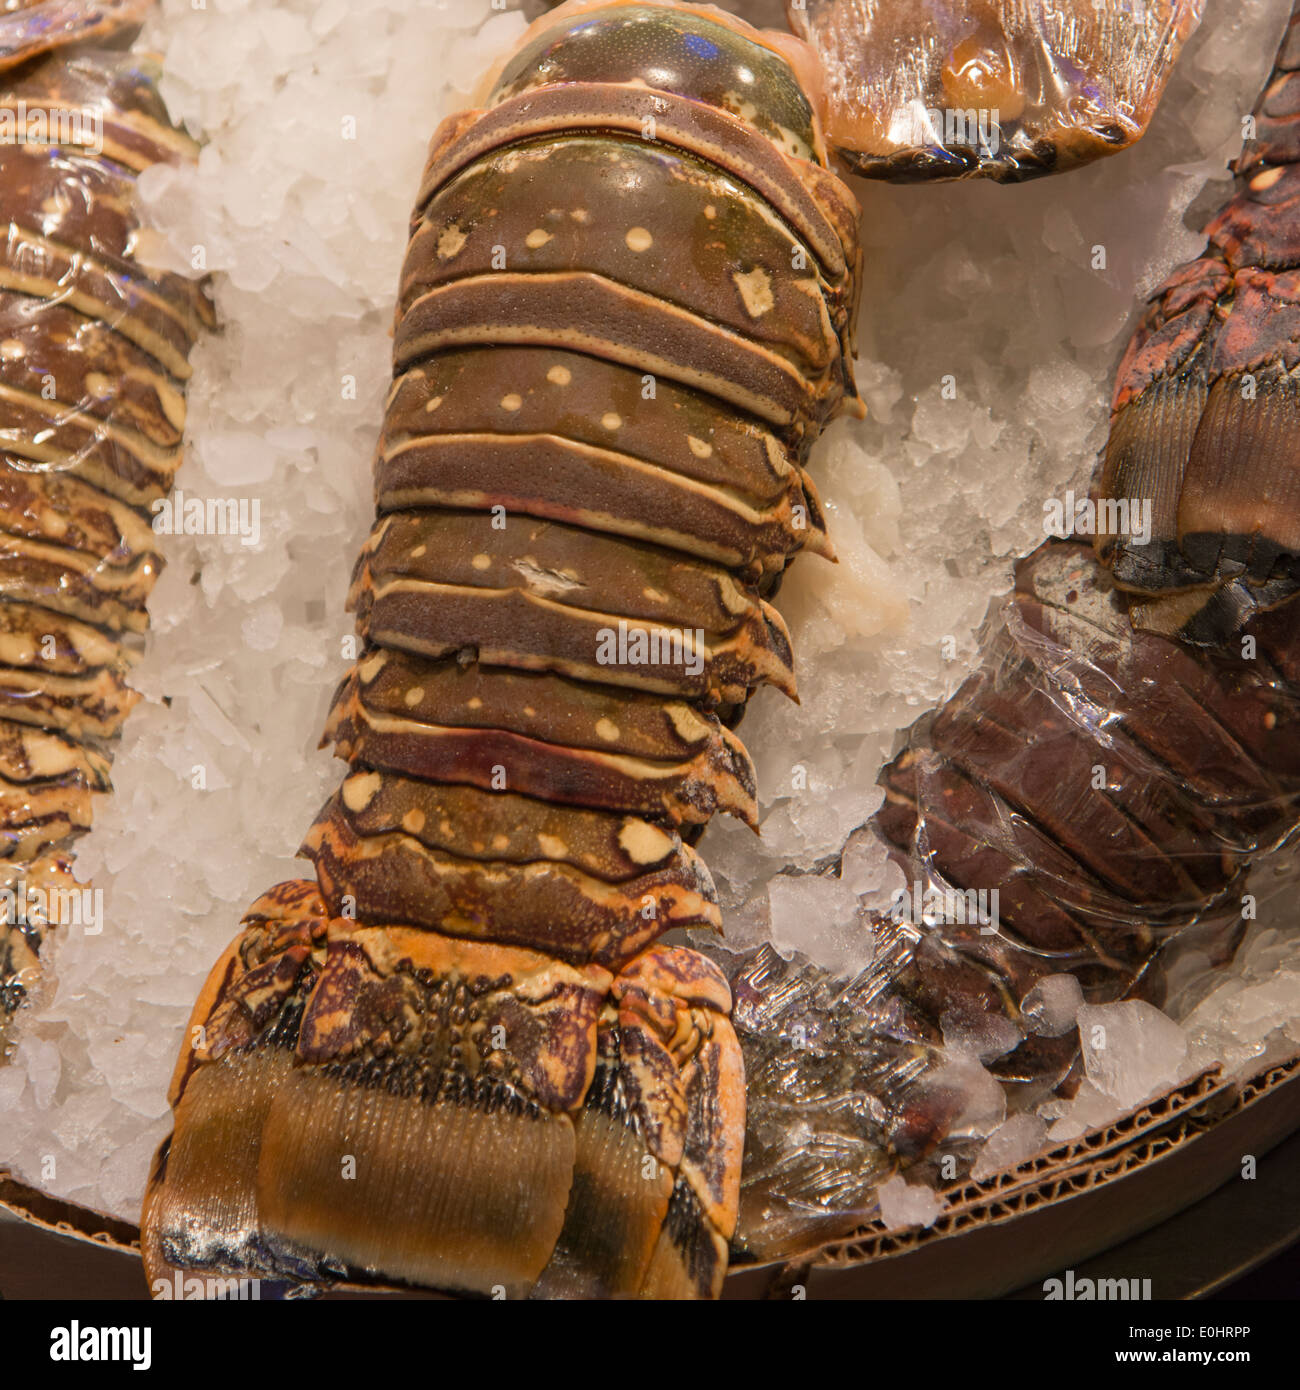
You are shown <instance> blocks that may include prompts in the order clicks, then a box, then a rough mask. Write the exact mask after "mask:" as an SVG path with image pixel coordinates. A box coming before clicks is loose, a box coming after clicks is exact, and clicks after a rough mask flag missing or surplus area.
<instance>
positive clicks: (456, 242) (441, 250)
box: [438, 222, 466, 261]
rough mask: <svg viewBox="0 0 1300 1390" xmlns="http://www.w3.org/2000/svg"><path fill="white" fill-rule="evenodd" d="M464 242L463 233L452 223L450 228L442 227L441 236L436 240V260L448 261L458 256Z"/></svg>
mask: <svg viewBox="0 0 1300 1390" xmlns="http://www.w3.org/2000/svg"><path fill="white" fill-rule="evenodd" d="M465 241H466V236H465V233H464V232H462V231H461V229H460V228H459V227H458V226H457V225H456V224H455V223H454V222H453V223H452V224H451V226H450V227H444V228H443V230H442V235H441V236H440V237H439V238H438V259H439V260H440V261H449V260H451V258H452V257H453V256H456V255H459V254H460V251H461V249H462V248H463V247H464V245H465Z"/></svg>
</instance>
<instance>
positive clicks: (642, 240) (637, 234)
mask: <svg viewBox="0 0 1300 1390" xmlns="http://www.w3.org/2000/svg"><path fill="white" fill-rule="evenodd" d="M623 240H624V241H625V242H627V249H628V250H629V251H648V250H649V249H650V248H651V247H652V246H653V245H654V240H655V239H654V237H652V236H651V235H650V233H649V232H647V231H646V229H645V228H644V227H629V228H628V229H627V235H626V236H625V237H624V238H623Z"/></svg>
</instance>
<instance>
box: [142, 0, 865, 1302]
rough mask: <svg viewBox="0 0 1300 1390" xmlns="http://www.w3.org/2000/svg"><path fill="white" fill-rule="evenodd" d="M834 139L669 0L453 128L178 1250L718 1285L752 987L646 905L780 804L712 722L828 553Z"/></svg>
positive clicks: (190, 1100) (443, 1275) (746, 43)
mask: <svg viewBox="0 0 1300 1390" xmlns="http://www.w3.org/2000/svg"><path fill="white" fill-rule="evenodd" d="M822 148H823V147H822V143H821V139H820V134H819V132H818V130H817V125H816V117H815V115H814V113H813V111H812V108H811V106H810V105H809V103H808V101H807V99H806V98H805V96H804V95H803V93H802V92H801V90H800V89H799V86H798V84H797V82H796V80H795V78H794V75H793V73H792V71H791V69H790V67H789V66H788V65H787V64H786V62H785V61H784V60H783V59H782V58H781V56H780V55H779V53H778V52H777V51H776V49H775V48H773V47H770V46H768V45H767V44H766V43H765V42H764V41H763V40H762V39H761V38H760V37H759V36H758V35H757V34H756V33H754V32H753V31H750V30H748V29H747V27H746V26H744V25H742V24H740V23H739V22H736V23H729V22H725V21H724V20H723V18H722V16H720V15H719V14H717V13H710V12H705V11H697V10H695V9H693V8H692V7H666V6H644V5H632V6H624V5H615V6H603V7H602V6H578V7H576V8H571V9H569V8H566V10H564V11H561V12H560V13H559V15H558V16H554V17H551V18H550V19H549V20H548V21H546V22H544V23H543V24H542V25H540V26H539V27H536V28H535V29H534V31H532V32H530V34H529V35H528V36H526V37H525V40H524V43H523V45H522V46H521V48H520V49H519V50H518V51H517V55H516V57H515V58H513V59H512V60H508V61H507V63H506V65H505V66H504V69H503V70H502V72H501V73H500V75H499V77H498V79H497V81H496V83H495V85H494V86H493V88H492V89H491V91H490V93H489V94H488V97H487V100H486V104H485V109H483V110H478V111H471V112H466V113H462V114H460V115H458V116H455V117H452V118H451V119H450V120H448V121H447V122H445V123H444V124H443V126H442V127H441V128H440V129H439V131H438V132H437V134H436V135H435V137H434V140H433V144H432V148H431V151H430V155H429V161H428V167H427V169H426V172H425V176H424V180H423V183H422V185H421V188H420V192H419V196H418V199H417V203H416V207H415V211H414V214H413V217H412V220H411V239H410V245H409V248H408V251H407V255H406V261H405V264H404V266H403V268H402V274H401V279H400V287H399V295H398V305H397V319H396V327H395V333H394V350H393V362H394V379H393V387H392V390H391V392H390V395H389V399H388V404H387V410H386V414H385V420H384V427H383V432H382V435H381V438H380V443H379V448H378V451H377V456H376V462H375V494H376V504H377V510H378V519H377V521H376V524H375V527H374V530H373V532H372V534H371V537H370V539H369V541H368V542H367V544H366V546H365V548H364V550H363V553H362V555H361V557H360V560H359V561H358V563H357V566H356V569H355V572H354V580H353V586H352V591H351V604H352V606H353V608H354V609H355V611H356V614H357V630H358V633H359V635H360V637H361V640H362V643H363V648H364V649H363V652H362V655H361V657H360V659H359V660H358V662H357V664H356V666H355V667H354V668H353V670H352V671H351V672H350V673H349V675H348V676H347V678H346V679H345V680H344V681H343V683H342V685H341V686H340V688H339V690H338V692H337V694H336V697H335V701H334V705H333V708H332V711H331V714H330V718H329V724H328V728H327V731H326V738H327V740H330V741H332V742H333V744H334V746H335V750H336V752H337V753H338V754H339V755H340V756H341V757H343V758H345V759H346V760H347V761H348V763H349V764H350V769H351V770H350V772H349V775H348V777H347V778H346V780H345V781H344V783H343V785H342V787H341V788H340V790H339V792H338V794H337V795H335V796H334V797H332V798H331V799H330V801H329V802H328V803H327V804H326V806H325V807H324V809H323V810H322V812H321V814H320V816H319V817H318V819H317V821H316V823H315V825H314V826H313V827H312V829H311V831H310V832H309V834H308V836H307V839H306V841H305V842H304V845H303V850H302V852H303V854H304V855H305V856H306V857H307V858H308V859H310V860H311V861H312V863H313V865H314V868H315V874H316V881H315V883H314V884H311V883H306V882H302V883H296V884H288V885H281V886H280V887H279V888H277V889H275V890H272V892H271V893H270V894H268V895H267V896H266V898H264V899H263V900H262V902H260V903H259V904H258V905H257V906H256V907H255V908H254V909H253V911H252V912H251V913H250V915H249V917H248V918H247V919H246V921H245V926H244V931H243V934H242V935H241V937H240V938H239V939H238V941H237V942H236V944H235V945H234V946H233V947H232V948H231V951H230V952H229V953H228V954H227V957H226V958H225V959H224V960H223V961H222V963H221V964H220V965H219V966H218V967H217V970H216V971H215V972H214V974H213V976H212V977H211V979H210V981H209V984H208V987H207V989H206V991H205V993H204V996H203V997H202V998H201V1000H200V1002H199V1005H198V1007H197V1009H196V1012H195V1015H194V1021H195V1023H196V1024H198V1025H200V1029H199V1034H198V1036H199V1037H200V1039H201V1041H200V1042H199V1044H198V1046H197V1047H196V1048H195V1049H194V1050H193V1051H192V1052H189V1053H187V1054H186V1055H185V1056H183V1057H182V1060H181V1063H180V1065H179V1067H178V1070H177V1076H176V1082H175V1085H174V1088H173V1101H174V1105H175V1110H176V1132H175V1136H174V1138H173V1140H172V1141H171V1143H170V1146H169V1147H167V1146H165V1147H164V1150H163V1151H162V1153H161V1154H160V1157H159V1162H158V1165H157V1168H156V1171H155V1175H154V1178H153V1181H152V1184H151V1193H150V1197H149V1199H148V1203H147V1206H146V1216H145V1230H146V1242H145V1243H146V1261H147V1263H148V1264H149V1266H150V1268H151V1271H153V1270H158V1269H162V1268H165V1267H166V1266H167V1265H168V1264H171V1265H178V1266H185V1267H187V1268H197V1269H209V1270H211V1269H224V1270H227V1271H229V1270H253V1271H257V1272H259V1273H268V1274H272V1275H277V1276H283V1275H289V1276H291V1277H293V1278H297V1279H305V1280H324V1279H328V1278H330V1277H332V1276H334V1275H336V1274H338V1273H340V1272H342V1271H344V1270H346V1271H349V1272H351V1273H353V1274H356V1275H359V1276H361V1277H377V1278H385V1279H399V1280H406V1281H409V1282H412V1283H423V1284H432V1285H435V1286H441V1287H450V1288H457V1289H466V1290H474V1291H478V1292H490V1291H492V1290H493V1289H500V1290H504V1291H505V1292H506V1293H507V1295H508V1296H521V1295H528V1294H530V1293H531V1294H533V1295H535V1296H558V1295H565V1294H568V1295H575V1294H583V1295H590V1294H624V1295H626V1294H637V1293H640V1294H648V1295H655V1296H661V1297H674V1296H687V1295H699V1294H716V1292H717V1291H718V1289H719V1287H720V1281H721V1278H722V1274H723V1272H724V1271H725V1268H726V1262H727V1241H728V1238H729V1237H730V1235H731V1233H732V1230H733V1228H734V1224H735V1214H736V1202H737V1188H738V1183H739V1162H740V1146H741V1140H742V1135H743V1123H744V1122H743V1115H744V1098H743V1082H742V1073H741V1062H740V1052H739V1048H738V1046H737V1044H736V1041H735V1036H734V1033H733V1032H732V1029H731V1025H730V1022H729V1020H728V1015H729V1012H730V1007H731V1000H730V995H729V992H728V990H727V988H726V984H725V981H724V979H723V977H722V975H721V972H720V971H719V970H718V969H717V967H716V966H714V965H713V964H712V963H711V962H709V961H708V960H706V959H705V958H704V957H702V956H700V955H698V954H696V953H694V952H692V951H688V950H684V949H682V948H680V947H666V946H663V945H657V944H656V942H657V940H658V938H659V937H660V936H662V934H663V933H664V932H665V931H667V930H668V929H670V928H673V927H706V928H712V927H717V926H718V925H719V913H718V906H717V901H716V895H715V892H714V888H713V884H712V881H711V879H710V877H709V875H708V872H707V870H706V869H705V868H704V866H703V864H702V863H701V861H700V860H699V858H698V857H697V856H696V854H695V853H694V851H693V850H692V849H691V848H690V846H689V844H688V843H686V841H685V838H684V837H686V836H688V835H694V834H696V833H698V831H699V829H700V828H702V826H703V825H704V824H705V823H706V822H707V821H708V819H709V818H710V817H711V816H712V815H713V814H714V813H715V812H717V811H719V810H722V811H727V812H730V813H731V814H734V815H738V816H740V817H741V818H743V819H746V820H748V821H750V822H751V823H753V820H754V816H755V807H754V774H753V769H752V767H751V765H750V763H749V759H748V757H747V755H746V754H745V751H744V749H743V747H742V746H741V744H740V743H739V741H738V740H737V739H736V737H735V735H734V734H733V733H732V732H731V731H730V727H729V725H730V724H731V723H733V722H734V720H735V717H736V715H737V713H738V709H739V707H741V706H743V704H744V702H745V701H746V700H747V699H748V698H749V696H750V694H751V693H752V692H753V691H754V690H755V689H756V688H757V687H759V686H761V685H764V684H771V685H775V686H776V687H777V688H778V689H781V690H783V691H785V692H786V693H787V694H790V695H793V694H794V675H793V668H792V655H791V651H790V643H789V636H788V633H787V632H786V629H785V626H784V624H783V623H782V622H781V619H780V618H779V616H778V615H777V614H776V612H775V610H774V609H773V608H772V607H771V606H770V604H769V603H768V602H767V600H766V598H765V597H764V594H765V593H766V592H768V591H770V589H771V587H772V585H773V583H774V581H775V579H776V578H777V577H778V576H779V575H780V573H781V572H782V570H783V569H784V567H785V566H786V565H787V564H788V563H789V561H790V559H791V558H792V557H793V556H794V555H795V554H796V553H797V552H798V551H799V550H800V549H802V548H804V547H805V546H808V547H809V548H811V549H814V550H818V551H821V552H822V553H829V549H830V547H829V543H828V541H827V540H826V537H825V534H824V529H823V527H822V521H821V515H820V509H819V506H818V504H817V500H816V494H815V491H814V489H813V487H812V484H811V482H810V481H809V479H808V477H807V474H806V472H805V471H804V461H805V458H806V456H807V451H808V448H809V447H810V445H811V443H812V441H813V440H814V439H815V437H816V435H817V433H818V431H819V430H820V429H821V427H822V425H823V424H824V423H825V422H826V421H827V420H828V419H829V418H830V417H831V416H832V415H834V414H835V412H836V411H837V410H838V409H840V408H841V405H842V404H843V402H844V400H845V398H846V393H847V394H848V396H849V398H850V399H852V398H853V385H852V376H851V371H850V367H849V357H850V356H851V342H850V337H851V325H852V323H853V319H854V314H855V310H856V296H857V268H858V261H859V251H858V246H857V240H856V231H855V221H856V208H855V206H854V204H853V202H852V199H851V197H850V195H849V194H848V192H847V190H845V189H844V188H843V187H842V186H841V185H840V184H839V183H838V182H837V181H836V180H835V179H834V177H833V176H832V175H831V174H830V173H829V172H828V170H827V169H826V168H825V167H823V166H822V165H821V164H819V163H817V162H815V161H816V159H817V158H819V157H820V156H821V153H822ZM341 1146H342V1147H341ZM344 1149H347V1150H348V1152H349V1153H350V1154H352V1155H354V1156H355V1159H356V1165H357V1168H356V1177H357V1181H358V1184H359V1186H355V1187H348V1188H340V1187H339V1185H338V1184H339V1182H340V1181H341V1180H342V1179H341V1178H340V1169H341V1166H342V1168H346V1166H347V1165H346V1163H345V1162H343V1159H344V1152H343V1151H344ZM223 1164H224V1165H226V1166H225V1168H224V1170H222V1171H221V1172H220V1175H219V1176H218V1169H220V1168H221V1166H222V1165H223ZM346 1176H347V1175H346V1174H344V1177H345V1178H346Z"/></svg>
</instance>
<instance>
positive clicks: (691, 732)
mask: <svg viewBox="0 0 1300 1390" xmlns="http://www.w3.org/2000/svg"><path fill="white" fill-rule="evenodd" d="M664 713H665V714H666V715H667V716H668V718H669V719H671V720H672V721H673V728H674V729H675V730H676V731H677V737H678V738H680V739H681V740H682V742H683V743H698V742H700V740H702V739H706V738H708V736H709V733H710V728H709V725H708V724H706V723H705V722H704V720H703V719H701V718H700V716H699V715H698V714H696V713H695V711H694V710H693V709H692V708H691V707H690V705H683V704H678V703H676V702H674V703H673V704H671V705H665V706H664Z"/></svg>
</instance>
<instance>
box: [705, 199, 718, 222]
mask: <svg viewBox="0 0 1300 1390" xmlns="http://www.w3.org/2000/svg"><path fill="white" fill-rule="evenodd" d="M704 215H705V217H707V218H708V219H709V221H710V222H712V221H713V219H714V218H715V217H716V216H717V215H718V210H717V208H715V207H714V206H713V204H712V203H710V204H708V206H707V207H706V208H705V209H704Z"/></svg>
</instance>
